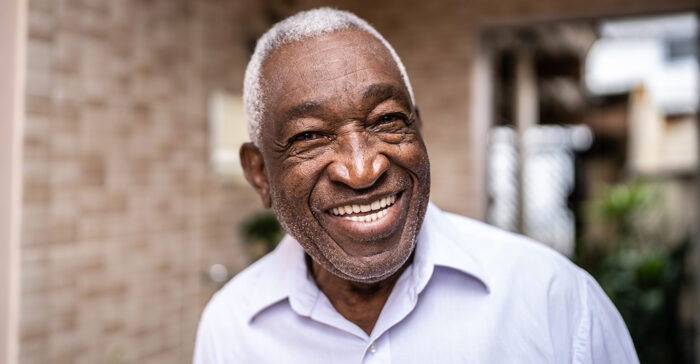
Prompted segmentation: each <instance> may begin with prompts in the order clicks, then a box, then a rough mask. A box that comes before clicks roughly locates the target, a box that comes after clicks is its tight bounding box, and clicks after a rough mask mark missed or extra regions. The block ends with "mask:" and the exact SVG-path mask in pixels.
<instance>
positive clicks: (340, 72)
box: [194, 8, 638, 364]
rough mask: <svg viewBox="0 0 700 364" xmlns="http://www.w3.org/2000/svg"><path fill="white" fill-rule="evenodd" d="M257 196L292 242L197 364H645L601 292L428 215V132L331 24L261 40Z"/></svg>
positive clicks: (379, 47)
mask: <svg viewBox="0 0 700 364" xmlns="http://www.w3.org/2000/svg"><path fill="white" fill-rule="evenodd" d="M244 91H245V105H246V114H247V118H248V123H249V125H248V126H249V130H250V134H251V139H252V141H253V142H252V143H248V144H245V145H243V146H242V147H241V151H240V154H241V160H242V163H243V167H244V170H245V175H246V178H247V179H248V181H249V182H250V184H251V185H252V186H253V187H254V188H255V190H256V191H257V192H258V194H260V197H261V198H262V202H263V204H264V205H265V206H266V207H271V208H272V209H273V211H274V212H275V214H276V216H277V218H278V220H279V221H280V223H281V224H282V226H283V227H284V229H285V231H286V232H287V233H288V234H289V235H288V236H287V237H285V238H284V239H283V240H282V242H281V243H280V245H279V247H278V248H277V249H276V250H275V251H274V252H272V253H271V254H269V255H268V256H266V257H265V258H263V259H261V260H260V261H258V262H257V263H255V264H254V265H253V266H251V267H250V268H248V269H246V270H245V271H243V272H242V273H240V274H239V275H238V276H236V277H235V278H234V279H233V280H232V281H231V282H229V283H228V284H227V285H226V286H225V287H224V288H223V289H222V290H221V291H219V292H218V293H217V294H216V295H215V296H214V298H213V299H212V300H211V302H210V303H209V305H208V306H207V308H206V309H205V311H204V313H203V316H202V319H201V322H200V325H199V331H198V335H197V344H196V349H195V358H194V359H195V360H194V361H195V362H196V363H290V362H292V363H462V362H470V363H572V362H573V363H616V364H619V363H635V362H637V361H638V360H637V357H636V354H635V351H634V347H633V345H632V342H631V340H630V337H629V334H628V332H627V329H626V328H625V325H624V323H623V322H622V320H621V318H620V316H619V314H618V313H617V311H616V310H615V308H614V307H613V305H612V304H611V302H610V301H609V300H608V298H607V297H606V296H605V294H604V293H603V292H602V290H601V289H600V287H599V286H598V285H597V284H596V282H595V281H594V280H593V279H592V278H591V277H590V276H589V275H588V274H586V273H585V272H583V271H582V270H581V269H579V268H578V267H576V266H574V265H573V264H571V263H570V262H569V261H568V260H567V259H566V258H564V257H562V256H560V255H559V254H557V253H555V252H553V251H551V250H550V249H548V248H546V247H544V246H542V245H540V244H538V243H535V242H532V241H529V240H527V239H526V238H523V237H519V236H516V235H513V234H510V233H507V232H503V231H499V230H497V229H495V228H492V227H488V226H486V225H483V224H481V223H478V222H475V221H471V220H468V219H466V218H464V217H460V216H456V215H452V214H449V213H445V212H442V211H440V210H439V209H438V208H437V207H435V206H434V205H432V204H430V203H429V202H428V194H429V191H430V172H429V171H430V168H429V162H428V155H427V153H426V149H425V146H424V144H423V140H422V138H421V127H422V121H421V118H420V116H419V114H418V110H417V108H416V105H415V102H414V97H413V92H412V90H411V86H410V83H409V81H408V77H407V76H406V72H405V70H404V67H403V65H402V64H401V61H400V60H399V58H398V56H397V55H396V53H395V52H394V50H393V49H392V48H391V46H390V45H389V44H388V43H387V42H386V40H384V38H383V37H382V36H381V35H380V34H379V33H377V31H376V30H375V29H374V28H372V27H371V26H369V25H368V24H367V23H366V22H365V21H363V20H361V19H359V18H357V17H356V16H354V15H352V14H350V13H347V12H342V11H337V10H332V9H327V8H323V9H317V10H312V11H308V12H302V13H299V14H297V15H295V16H293V17H291V18H288V19H286V20H284V21H282V22H280V23H278V24H276V25H275V26H274V27H273V28H272V29H270V30H269V31H268V32H267V33H266V34H265V35H263V37H262V38H261V39H260V40H259V41H258V44H257V47H256V49H255V53H254V55H253V58H252V60H251V61H250V64H249V65H248V68H247V70H246V77H245V90H244Z"/></svg>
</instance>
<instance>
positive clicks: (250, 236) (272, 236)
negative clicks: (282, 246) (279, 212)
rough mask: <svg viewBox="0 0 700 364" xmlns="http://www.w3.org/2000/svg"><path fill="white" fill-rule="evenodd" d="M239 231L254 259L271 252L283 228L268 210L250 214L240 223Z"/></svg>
mask: <svg viewBox="0 0 700 364" xmlns="http://www.w3.org/2000/svg"><path fill="white" fill-rule="evenodd" d="M240 232H241V235H242V236H243V240H244V241H245V242H246V243H247V244H248V246H249V248H250V251H251V255H252V256H253V258H254V259H259V258H261V257H262V256H263V255H265V254H267V253H269V252H271V251H272V250H273V249H274V248H275V247H276V246H277V243H279V241H280V240H281V239H282V237H283V236H284V230H282V227H281V226H280V224H279V222H277V218H276V217H275V215H274V214H273V213H272V212H270V211H262V212H258V213H256V214H254V215H252V216H250V217H249V218H248V219H246V220H245V221H243V223H242V224H241V227H240Z"/></svg>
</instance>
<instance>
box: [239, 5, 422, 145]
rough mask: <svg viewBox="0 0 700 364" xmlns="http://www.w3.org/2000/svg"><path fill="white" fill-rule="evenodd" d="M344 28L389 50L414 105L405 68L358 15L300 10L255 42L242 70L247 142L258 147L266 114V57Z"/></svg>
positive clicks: (389, 47)
mask: <svg viewBox="0 0 700 364" xmlns="http://www.w3.org/2000/svg"><path fill="white" fill-rule="evenodd" d="M345 29H358V30H362V31H365V32H367V33H369V34H370V35H372V36H374V37H375V38H377V39H378V40H379V41H380V42H382V44H383V45H384V46H385V47H386V48H387V50H389V53H390V54H391V56H392V57H393V58H394V62H396V66H397V67H398V69H399V72H400V73H401V77H402V78H403V82H404V84H405V86H406V89H408V93H409V95H410V97H411V102H412V103H415V100H414V96H413V89H412V88H411V83H410V82H409V80H408V75H407V74H406V68H405V67H404V66H403V63H401V59H399V56H398V55H397V54H396V51H394V48H392V47H391V45H390V44H389V42H387V41H386V39H384V37H382V35H381V34H379V32H377V30H376V29H374V28H373V27H372V26H371V25H369V24H368V23H367V22H366V21H364V20H362V19H360V18H359V17H358V16H357V15H355V14H353V13H350V12H347V11H341V10H337V9H331V8H326V7H323V8H318V9H313V10H309V11H303V12H300V13H297V14H296V15H293V16H291V17H289V18H287V19H285V20H282V21H280V22H279V23H277V24H275V25H274V26H273V27H272V28H270V30H268V31H267V32H266V33H265V34H263V36H262V37H260V39H259V40H258V43H257V45H256V46H255V52H253V56H252V57H251V59H250V62H249V63H248V67H247V68H246V70H245V79H244V83H243V103H244V105H245V116H246V121H247V127H248V135H249V136H250V140H251V141H252V142H253V143H254V144H255V145H257V146H260V134H261V132H262V117H263V113H264V111H265V102H264V95H263V87H262V75H261V72H262V65H263V63H264V62H265V60H266V59H267V57H268V56H269V55H270V54H272V52H274V51H275V50H276V49H277V48H279V47H280V46H283V45H285V44H289V43H292V42H297V41H302V40H306V39H310V38H314V37H317V36H319V35H323V34H327V33H332V32H336V31H340V30H345Z"/></svg>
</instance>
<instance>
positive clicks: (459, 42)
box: [20, 0, 695, 363]
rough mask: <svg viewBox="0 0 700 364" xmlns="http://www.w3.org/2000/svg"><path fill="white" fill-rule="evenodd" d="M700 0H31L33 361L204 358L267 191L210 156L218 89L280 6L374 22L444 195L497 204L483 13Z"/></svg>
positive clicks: (27, 276) (606, 11)
mask: <svg viewBox="0 0 700 364" xmlns="http://www.w3.org/2000/svg"><path fill="white" fill-rule="evenodd" d="M694 1H695V0H665V1H661V0H621V1H616V2H610V1H607V0H574V1H555V0H545V1H542V0H540V1H534V0H503V1H482V0H473V1H468V2H465V1H457V0H441V1H418V0H392V1H381V2H379V1H349V0H336V1H330V2H329V1H320V0H298V1H291V2H290V1H272V0H271V1H264V2H255V1H254V0H236V1H227V0H123V1H107V0H55V1H54V0H30V1H29V6H30V9H29V43H28V57H27V63H28V70H27V71H28V77H27V83H26V85H27V89H26V95H27V100H26V125H25V128H26V131H25V135H26V137H25V151H24V169H25V170H24V191H25V194H24V201H23V228H22V256H23V257H22V294H21V317H20V320H21V338H20V339H21V348H20V350H21V356H20V362H21V363H105V362H106V363H121V362H133V363H150V362H153V363H186V362H189V360H190V358H191V354H192V348H193V341H194V336H195V328H196V324H197V320H198V318H199V314H200V312H201V309H202V308H203V306H204V304H205V303H206V301H207V300H208V298H209V297H210V295H211V294H212V293H213V292H214V290H215V289H216V286H214V285H212V284H209V283H207V282H206V281H205V280H203V279H202V276H203V272H205V271H206V270H207V269H208V267H209V266H210V265H211V264H213V263H222V264H224V265H226V266H227V267H228V268H229V269H230V270H231V271H237V270H239V269H241V268H242V267H244V266H245V265H246V264H247V263H248V255H247V253H246V251H245V248H244V247H243V244H242V243H241V241H240V238H239V236H238V234H237V230H236V228H237V225H238V224H239V223H240V221H241V219H243V218H245V217H246V216H248V215H249V214H250V213H251V212H252V211H256V210H258V209H260V208H261V204H260V202H259V201H258V199H257V197H256V196H255V195H254V193H253V191H252V189H250V188H249V187H247V185H245V183H244V182H221V181H218V180H217V179H215V178H212V177H211V176H210V175H209V173H208V169H207V168H208V166H207V148H208V146H207V120H206V101H207V97H208V95H209V93H210V92H211V91H212V90H214V89H219V88H227V89H230V90H233V91H240V88H241V84H242V77H243V70H244V67H245V64H246V62H247V58H248V55H249V51H250V50H249V48H250V44H251V42H252V40H254V39H255V37H256V36H258V35H259V34H260V33H261V32H262V31H263V30H264V29H265V28H266V27H267V26H268V25H269V23H270V22H271V21H274V20H276V19H278V18H279V17H280V16H284V15H288V14H291V13H293V12H296V11H297V10H301V9H307V8H310V7H315V6H319V5H329V4H331V5H334V6H337V7H339V8H342V9H348V10H351V11H354V12H356V13H357V14H358V15H360V16H362V17H364V18H366V19H367V20H368V21H370V22H371V23H373V24H374V25H375V26H376V27H377V29H378V30H379V31H380V32H382V33H383V34H384V35H385V36H386V38H387V39H388V40H389V41H390V42H391V43H392V44H393V45H394V46H395V48H396V49H397V51H398V53H399V55H400V56H401V57H402V59H403V60H404V62H405V64H406V66H407V69H408V73H409V76H410V77H411V80H412V82H413V85H414V88H415V91H416V97H417V101H418V104H419V106H420V110H421V115H422V117H423V120H424V123H425V126H424V131H425V137H426V141H427V144H428V148H429V152H430V156H431V160H432V172H433V185H432V186H433V187H432V199H433V200H434V201H435V202H437V203H438V204H439V205H440V206H442V207H444V208H446V209H448V210H451V211H456V212H460V213H464V214H468V215H473V216H478V215H479V214H480V211H479V204H478V203H475V202H474V201H476V199H478V198H479V197H480V193H481V191H479V189H478V188H477V186H479V184H478V183H477V178H481V177H483V176H481V177H480V176H477V175H476V174H475V173H474V171H473V166H472V163H471V160H470V153H471V149H470V139H471V138H473V137H474V136H473V135H470V124H469V115H470V106H471V105H470V96H471V93H472V92H479V90H471V89H470V85H471V83H470V82H471V81H470V77H471V70H472V68H471V67H472V64H473V62H474V59H475V52H476V51H475V50H476V47H477V43H476V39H477V36H478V32H479V29H480V26H481V25H483V24H485V23H491V22H502V21H511V20H516V21H520V20H522V19H541V18H558V17H578V16H582V15H583V16H590V15H612V14H628V13H633V12H639V11H647V10H654V9H667V8H675V7H677V8H684V7H686V8H690V7H691V6H692V5H693V4H694Z"/></svg>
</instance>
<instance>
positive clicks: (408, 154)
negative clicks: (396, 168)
mask: <svg viewBox="0 0 700 364" xmlns="http://www.w3.org/2000/svg"><path fill="white" fill-rule="evenodd" d="M389 157H390V158H391V159H392V161H393V162H394V163H396V164H398V165H400V166H401V167H403V168H405V169H407V170H409V171H411V172H413V173H414V174H416V175H418V178H419V179H420V178H427V177H428V173H429V172H430V161H429V160H428V152H427V151H426V149H425V145H424V144H423V142H422V141H421V140H420V139H416V140H414V141H412V142H411V143H402V144H398V145H396V147H395V148H393V149H392V151H391V153H390V155H389Z"/></svg>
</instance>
